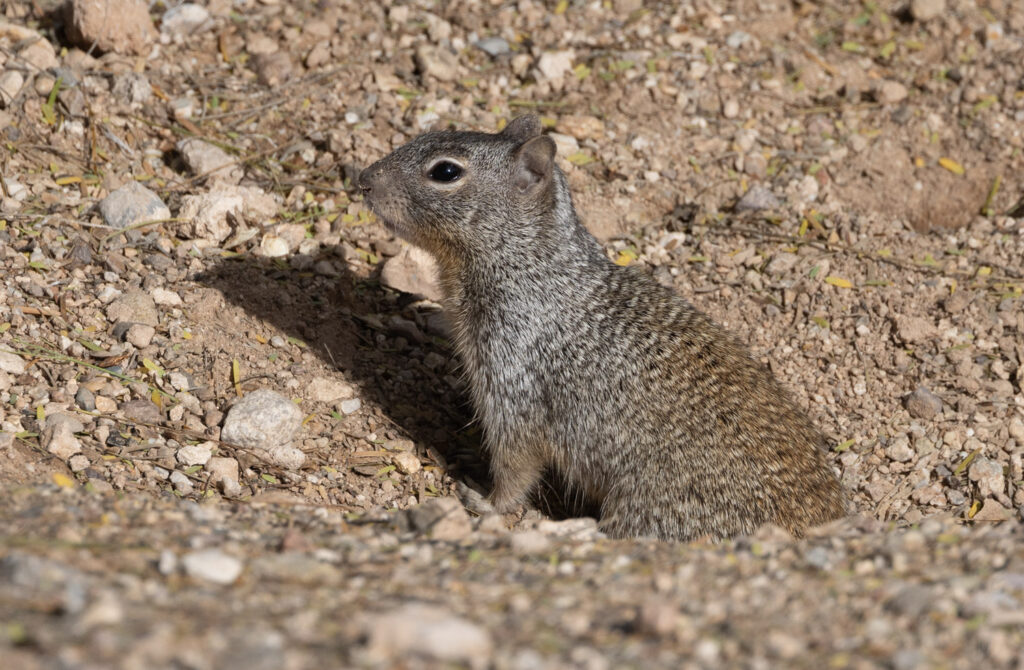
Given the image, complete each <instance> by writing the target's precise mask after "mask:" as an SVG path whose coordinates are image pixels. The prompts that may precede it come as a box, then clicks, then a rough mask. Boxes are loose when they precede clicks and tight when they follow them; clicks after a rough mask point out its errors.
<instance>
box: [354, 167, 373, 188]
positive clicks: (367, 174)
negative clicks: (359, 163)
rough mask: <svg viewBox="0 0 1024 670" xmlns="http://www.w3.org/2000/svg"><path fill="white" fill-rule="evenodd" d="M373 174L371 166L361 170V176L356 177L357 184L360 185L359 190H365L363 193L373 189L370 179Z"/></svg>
mask: <svg viewBox="0 0 1024 670" xmlns="http://www.w3.org/2000/svg"><path fill="white" fill-rule="evenodd" d="M372 176H373V174H372V172H371V171H370V169H369V168H367V169H365V170H361V171H360V172H359V176H358V177H356V185H357V186H358V187H359V190H360V191H362V192H363V194H367V193H369V192H370V191H372V190H373V184H372V183H371V181H370V178H371V177H372Z"/></svg>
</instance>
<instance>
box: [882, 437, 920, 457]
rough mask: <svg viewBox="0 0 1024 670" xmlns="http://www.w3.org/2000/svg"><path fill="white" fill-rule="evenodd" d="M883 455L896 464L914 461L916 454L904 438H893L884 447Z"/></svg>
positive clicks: (908, 441)
mask: <svg viewBox="0 0 1024 670" xmlns="http://www.w3.org/2000/svg"><path fill="white" fill-rule="evenodd" d="M885 455H886V456H888V457H889V458H890V459H892V460H894V461H896V462H898V463H906V462H908V461H911V460H913V459H914V456H916V455H917V454H915V453H914V449H913V447H911V446H910V440H908V439H907V438H906V437H905V436H903V435H901V436H899V437H895V438H893V439H892V440H891V441H890V442H889V444H888V445H886V447H885Z"/></svg>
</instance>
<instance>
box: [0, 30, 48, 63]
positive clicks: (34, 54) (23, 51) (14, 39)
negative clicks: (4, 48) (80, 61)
mask: <svg viewBox="0 0 1024 670" xmlns="http://www.w3.org/2000/svg"><path fill="white" fill-rule="evenodd" d="M0 41H6V42H10V43H11V45H12V46H13V45H15V44H17V45H18V47H19V50H18V58H21V59H22V60H23V61H25V62H26V63H28V64H29V65H32V66H33V67H35V68H37V69H39V70H48V69H50V68H54V67H57V65H58V64H59V63H58V62H57V52H56V51H55V50H54V48H53V45H52V44H50V42H49V40H47V39H46V38H45V37H43V36H42V35H40V34H39V33H38V32H36V31H35V30H32V29H31V28H26V27H25V26H20V25H18V24H16V23H8V22H7V21H2V20H0Z"/></svg>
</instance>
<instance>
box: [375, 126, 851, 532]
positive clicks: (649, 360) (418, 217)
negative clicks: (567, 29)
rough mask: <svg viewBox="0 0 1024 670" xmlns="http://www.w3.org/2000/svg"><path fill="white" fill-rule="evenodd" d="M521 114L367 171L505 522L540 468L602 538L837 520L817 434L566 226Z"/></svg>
mask: <svg viewBox="0 0 1024 670" xmlns="http://www.w3.org/2000/svg"><path fill="white" fill-rule="evenodd" d="M554 156H555V145H554V143H553V142H552V141H551V139H550V138H548V137H545V136H543V135H541V128H540V123H539V121H538V120H537V118H536V117H535V116H524V117H520V118H518V119H516V120H514V121H513V122H511V123H510V124H509V126H508V127H507V128H506V129H505V130H504V131H503V132H500V133H497V134H494V135H491V134H485V133H473V132H453V131H445V132H433V133H428V134H426V135H423V136H421V137H418V138H416V139H415V140H413V141H412V142H410V143H409V144H406V145H405V146H403V147H401V148H399V149H398V150H396V151H395V152H393V153H392V154H390V155H389V156H387V157H385V158H383V159H382V160H380V161H378V162H377V163H375V164H373V165H372V166H370V167H369V168H367V169H366V170H365V171H364V172H363V173H362V174H361V175H360V178H359V184H360V187H361V188H362V190H363V192H364V194H365V195H366V199H367V202H368V203H369V204H370V207H371V208H372V209H373V211H374V212H375V213H376V214H377V215H378V216H379V217H380V218H381V219H382V220H383V221H384V222H385V223H386V224H387V225H388V226H390V227H391V228H392V229H393V230H395V231H396V232H397V233H398V234H399V235H401V236H403V237H404V238H406V239H407V240H409V241H410V242H412V243H413V244H416V245H418V246H420V247H422V248H423V249H426V250H427V251H429V252H430V253H432V254H433V255H434V256H435V257H436V259H437V261H438V267H439V272H440V282H441V286H442V289H443V291H444V295H445V298H444V306H445V308H446V311H447V313H448V315H449V318H450V320H451V325H452V330H453V333H454V338H455V346H456V348H457V350H458V353H459V355H460V357H461V359H462V362H463V364H464V366H465V370H466V373H467V375H468V380H469V384H470V389H471V393H472V400H473V403H474V405H475V408H476V412H477V416H478V418H479V420H480V422H481V424H482V426H483V429H484V436H485V437H484V444H485V447H486V449H487V451H488V453H489V455H490V461H491V472H492V475H493V480H494V489H493V491H492V493H491V495H490V502H491V503H492V504H493V505H494V507H495V508H497V509H498V510H500V511H509V510H512V509H515V508H516V507H517V506H518V505H519V504H522V503H525V502H526V501H527V499H528V498H529V496H530V494H531V491H532V490H533V488H534V487H535V486H536V485H537V483H538V481H539V480H540V478H541V475H542V473H543V472H544V471H545V469H547V468H552V469H554V470H555V471H556V472H557V473H558V474H559V475H560V478H561V479H562V480H564V481H565V482H567V484H568V485H569V486H570V487H572V488H573V490H574V494H575V495H582V496H584V497H585V498H586V499H588V500H591V501H594V502H595V503H596V504H598V505H599V506H600V512H601V518H600V525H601V528H602V530H604V531H605V532H607V533H608V534H609V535H611V536H614V537H632V536H653V537H658V538H664V539H675V540H688V539H693V538H697V537H702V536H711V537H713V538H725V537H729V536H733V535H737V534H742V533H749V532H751V531H753V530H755V529H756V528H757V527H758V526H760V525H761V524H763V523H766V522H771V523H775V524H778V525H780V526H783V527H785V528H787V529H789V530H790V531H791V532H793V533H795V534H797V535H799V534H801V533H803V531H804V530H805V529H806V528H808V527H809V526H812V525H815V524H819V523H823V522H825V521H829V520H831V519H835V518H837V517H840V516H842V515H843V513H844V504H843V499H842V493H841V490H840V486H839V483H838V482H837V480H836V478H835V476H834V475H833V473H832V472H831V471H830V469H829V467H828V465H827V463H826V461H825V458H824V456H823V453H822V447H823V446H824V442H825V440H824V438H823V436H822V434H821V433H820V432H819V431H818V430H817V429H816V428H815V427H814V425H813V424H812V423H811V422H810V420H809V419H808V418H807V417H806V416H805V415H804V414H803V413H802V412H801V411H800V410H799V409H798V408H797V407H796V405H795V404H794V403H793V401H792V400H790V399H789V397H788V396H787V395H786V394H785V393H784V392H783V390H782V389H781V388H780V387H779V385H778V383H777V382H776V381H775V380H774V379H773V378H772V376H771V375H770V373H769V372H768V371H767V370H765V368H764V367H763V366H762V365H759V364H757V363H755V362H754V361H753V360H752V359H751V358H750V356H749V354H748V353H747V351H746V349H745V348H744V346H743V345H741V344H740V343H739V342H738V341H737V340H736V339H735V338H734V337H733V336H732V335H730V334H729V333H727V332H726V331H725V330H723V329H722V328H721V327H720V326H718V325H717V324H715V323H714V322H712V321H711V320H710V319H709V318H708V317H707V316H705V315H704V314H702V313H701V312H699V311H697V310H696V309H694V307H693V306H691V305H690V304H689V303H688V302H687V301H686V300H683V299H682V298H680V297H679V296H677V295H675V294H674V293H673V292H672V291H670V290H668V289H666V288H664V287H662V286H660V285H659V284H657V283H656V282H655V281H653V280H652V279H651V278H650V277H648V276H647V275H646V274H644V273H642V272H640V271H637V270H635V269H630V268H622V267H619V266H617V265H615V264H614V263H612V262H611V261H610V260H609V259H608V258H607V256H606V255H605V253H604V251H603V249H602V248H601V246H600V244H599V243H598V242H597V240H595V239H594V238H593V237H592V236H591V235H590V234H589V233H588V232H587V231H586V230H585V229H584V227H583V226H582V225H581V224H580V222H579V219H578V218H577V216H576V211H575V209H574V208H573V203H572V198H571V196H570V193H569V187H568V184H567V182H566V179H565V175H564V174H563V173H562V171H561V170H560V169H559V168H558V166H557V165H555V162H554Z"/></svg>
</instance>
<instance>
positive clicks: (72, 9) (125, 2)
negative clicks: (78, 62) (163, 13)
mask: <svg viewBox="0 0 1024 670" xmlns="http://www.w3.org/2000/svg"><path fill="white" fill-rule="evenodd" d="M64 11H65V17H64V20H65V24H64V29H65V32H66V33H67V36H68V39H70V40H71V41H72V42H73V43H75V44H77V45H78V46H80V47H81V48H82V49H84V50H89V49H90V48H92V47H93V46H94V45H95V47H96V48H97V49H99V50H100V51H116V52H117V53H123V54H141V53H145V52H146V50H147V49H148V47H149V45H150V44H152V43H153V40H154V39H156V29H155V28H153V20H152V19H151V18H150V17H149V3H147V2H145V0H70V2H68V4H67V5H65V10H64Z"/></svg>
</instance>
